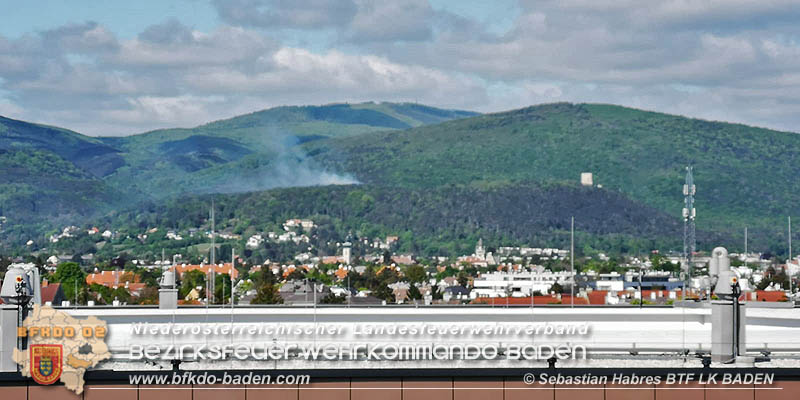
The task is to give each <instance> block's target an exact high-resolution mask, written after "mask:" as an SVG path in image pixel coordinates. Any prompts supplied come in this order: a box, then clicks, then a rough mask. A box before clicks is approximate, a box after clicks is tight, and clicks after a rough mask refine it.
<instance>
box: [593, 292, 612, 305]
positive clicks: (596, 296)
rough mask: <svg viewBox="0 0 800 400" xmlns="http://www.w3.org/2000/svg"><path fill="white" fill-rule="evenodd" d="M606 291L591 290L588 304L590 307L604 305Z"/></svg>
mask: <svg viewBox="0 0 800 400" xmlns="http://www.w3.org/2000/svg"><path fill="white" fill-rule="evenodd" d="M607 294H608V291H607V290H593V291H592V292H591V293H589V304H591V305H605V304H606V295H607Z"/></svg>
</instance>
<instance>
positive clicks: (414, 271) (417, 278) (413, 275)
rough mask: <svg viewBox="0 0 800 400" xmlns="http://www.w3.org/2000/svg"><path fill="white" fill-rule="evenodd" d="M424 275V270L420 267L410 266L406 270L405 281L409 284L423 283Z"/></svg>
mask: <svg viewBox="0 0 800 400" xmlns="http://www.w3.org/2000/svg"><path fill="white" fill-rule="evenodd" d="M425 278H426V274H425V268H424V267H423V266H421V265H412V266H409V267H408V268H406V279H408V281H409V282H411V283H420V282H423V281H425Z"/></svg>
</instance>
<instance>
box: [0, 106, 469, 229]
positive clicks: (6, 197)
mask: <svg viewBox="0 0 800 400" xmlns="http://www.w3.org/2000/svg"><path fill="white" fill-rule="evenodd" d="M474 115H476V114H475V113H473V112H469V111H459V110H444V109H438V108H434V107H428V106H424V105H418V104H411V103H375V102H369V103H360V104H329V105H323V106H291V107H289V106H286V107H276V108H271V109H268V110H263V111H258V112H254V113H251V114H246V115H241V116H237V117H234V118H230V119H226V120H221V121H216V122H212V123H209V124H205V125H201V126H198V127H195V128H190V129H165V130H159V131H154V132H148V133H143V134H139V135H132V136H128V137H121V138H109V137H106V138H103V137H100V138H97V137H89V136H86V135H82V134H80V133H78V132H74V131H70V130H67V129H62V128H58V127H53V126H47V125H40V124H35V123H30V122H25V121H19V120H14V119H10V118H5V117H0V189H2V191H0V216H4V217H6V222H5V223H4V224H0V238H8V237H11V238H12V241H20V240H21V241H22V243H24V242H26V241H27V240H28V238H29V237H31V236H40V234H41V233H42V231H45V230H50V229H54V228H56V227H57V226H58V225H60V224H66V223H83V222H85V221H86V220H87V218H89V217H95V216H97V215H101V214H103V213H106V212H110V211H114V210H120V209H124V208H129V207H131V206H134V205H135V204H136V203H138V202H140V201H146V200H153V199H165V198H170V197H174V196H183V195H186V194H191V193H209V192H211V193H213V192H220V191H224V192H237V191H252V190H263V189H267V188H272V187H286V186H307V185H319V184H330V183H347V182H354V181H355V180H353V179H352V178H350V177H349V176H347V175H342V176H339V175H336V174H326V173H325V171H323V170H321V169H320V168H318V167H317V166H316V165H315V164H314V163H313V162H311V161H310V160H308V159H307V158H306V156H305V154H304V153H303V151H302V150H301V149H299V148H298V147H297V146H298V145H299V144H301V143H307V142H310V141H315V140H322V139H325V138H329V137H346V136H349V135H355V134H365V133H369V132H374V131H378V130H396V129H406V128H410V127H418V126H422V125H424V124H431V123H438V122H441V121H447V120H450V119H453V118H463V117H469V116H474Z"/></svg>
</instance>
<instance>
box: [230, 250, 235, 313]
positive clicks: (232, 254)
mask: <svg viewBox="0 0 800 400" xmlns="http://www.w3.org/2000/svg"><path fill="white" fill-rule="evenodd" d="M235 269H236V250H234V249H233V247H231V275H230V278H231V308H233V303H234V301H233V300H234V299H233V293H234V292H233V271H234V270H235Z"/></svg>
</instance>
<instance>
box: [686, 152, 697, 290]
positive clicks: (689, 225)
mask: <svg viewBox="0 0 800 400" xmlns="http://www.w3.org/2000/svg"><path fill="white" fill-rule="evenodd" d="M695 192H696V188H695V186H694V176H692V166H691V165H690V166H688V167H686V183H685V184H684V185H683V197H684V200H683V259H684V260H686V265H685V266H684V267H683V273H684V274H685V277H684V285H686V284H685V282H688V281H689V280H690V279H691V278H692V257H693V256H694V252H695V226H694V220H695V216H696V214H695V209H694V195H695ZM683 289H684V297H685V292H686V289H687V287H686V286H684V288H683Z"/></svg>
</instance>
